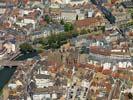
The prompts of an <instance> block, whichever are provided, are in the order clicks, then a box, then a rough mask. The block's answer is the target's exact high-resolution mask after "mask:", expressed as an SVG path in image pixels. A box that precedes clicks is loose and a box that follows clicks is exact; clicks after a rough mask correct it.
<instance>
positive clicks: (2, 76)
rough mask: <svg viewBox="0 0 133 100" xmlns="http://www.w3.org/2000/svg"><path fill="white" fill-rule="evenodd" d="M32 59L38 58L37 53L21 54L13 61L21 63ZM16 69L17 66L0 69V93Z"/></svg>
mask: <svg viewBox="0 0 133 100" xmlns="http://www.w3.org/2000/svg"><path fill="white" fill-rule="evenodd" d="M33 57H38V53H36V52H33V53H28V54H21V55H20V56H18V57H17V58H16V59H15V60H16V61H22V60H26V59H29V58H33ZM16 69H17V66H12V67H8V66H4V67H2V68H1V69H0V91H1V90H2V89H3V87H4V86H5V85H6V84H7V83H8V82H9V80H10V79H11V77H12V75H13V74H14V72H15V71H16Z"/></svg>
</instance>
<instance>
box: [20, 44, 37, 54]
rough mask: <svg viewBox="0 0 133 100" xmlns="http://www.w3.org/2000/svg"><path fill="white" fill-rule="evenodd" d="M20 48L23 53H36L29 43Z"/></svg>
mask: <svg viewBox="0 0 133 100" xmlns="http://www.w3.org/2000/svg"><path fill="white" fill-rule="evenodd" d="M19 47H20V51H21V52H22V53H29V52H33V51H35V50H34V49H33V47H32V46H31V45H30V44H29V43H23V44H21V45H20V46H19Z"/></svg>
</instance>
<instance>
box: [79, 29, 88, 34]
mask: <svg viewBox="0 0 133 100" xmlns="http://www.w3.org/2000/svg"><path fill="white" fill-rule="evenodd" d="M87 33H88V32H87V30H85V29H82V30H81V31H80V34H81V35H82V34H87Z"/></svg>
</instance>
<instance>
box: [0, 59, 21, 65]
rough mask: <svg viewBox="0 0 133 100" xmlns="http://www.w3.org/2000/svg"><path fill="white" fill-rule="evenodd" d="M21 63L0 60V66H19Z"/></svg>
mask: <svg viewBox="0 0 133 100" xmlns="http://www.w3.org/2000/svg"><path fill="white" fill-rule="evenodd" d="M22 63H23V62H22V61H9V60H0V66H9V67H10V66H11V67H12V66H21V65H22Z"/></svg>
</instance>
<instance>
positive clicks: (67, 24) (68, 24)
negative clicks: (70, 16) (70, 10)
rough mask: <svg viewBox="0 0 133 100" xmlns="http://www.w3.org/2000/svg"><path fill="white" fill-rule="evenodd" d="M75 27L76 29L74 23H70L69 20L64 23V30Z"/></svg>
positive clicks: (70, 29)
mask: <svg viewBox="0 0 133 100" xmlns="http://www.w3.org/2000/svg"><path fill="white" fill-rule="evenodd" d="M73 29H74V27H73V24H71V23H68V22H67V23H65V24H64V30H65V32H69V31H72V30H73Z"/></svg>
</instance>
